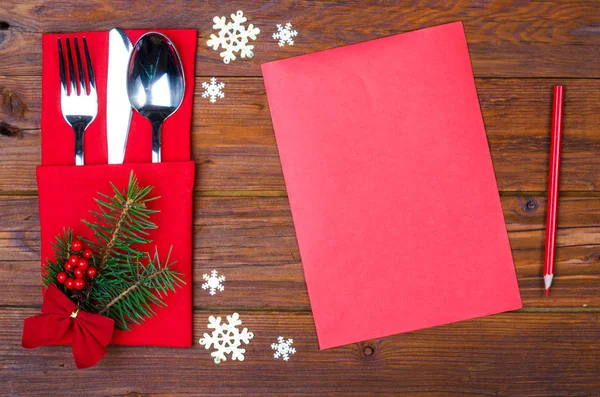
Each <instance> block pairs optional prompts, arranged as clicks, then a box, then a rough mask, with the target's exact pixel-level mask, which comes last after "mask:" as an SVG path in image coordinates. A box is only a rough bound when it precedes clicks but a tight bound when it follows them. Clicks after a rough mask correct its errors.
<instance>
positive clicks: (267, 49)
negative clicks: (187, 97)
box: [0, 0, 600, 77]
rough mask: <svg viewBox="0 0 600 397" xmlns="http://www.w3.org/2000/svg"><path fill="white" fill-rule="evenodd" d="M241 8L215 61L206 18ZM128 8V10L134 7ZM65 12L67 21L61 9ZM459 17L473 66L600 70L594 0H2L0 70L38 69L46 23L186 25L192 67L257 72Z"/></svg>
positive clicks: (598, 12) (485, 72)
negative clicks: (241, 30) (251, 46)
mask: <svg viewBox="0 0 600 397" xmlns="http://www.w3.org/2000/svg"><path fill="white" fill-rule="evenodd" d="M238 9H241V10H243V11H244V13H245V15H247V16H248V19H249V21H248V23H253V24H255V26H258V27H259V28H260V29H261V33H260V34H259V35H258V39H257V40H256V42H255V54H256V55H255V57H254V58H252V59H250V60H236V61H234V62H232V63H231V64H229V65H224V64H223V63H222V61H221V59H220V58H219V56H218V52H217V51H214V50H212V48H209V47H208V46H207V45H206V40H207V39H208V37H209V36H210V34H211V33H213V32H214V30H213V28H212V25H213V22H212V18H213V17H214V16H227V17H229V15H230V14H231V13H233V12H235V11H236V10H238ZM134 15H135V17H133V16H134ZM67 16H69V23H68V24H65V18H66V17H67ZM456 20H462V21H464V24H465V31H466V35H467V39H468V42H469V49H470V52H471V56H472V60H473V69H474V72H475V74H476V75H477V76H504V77H507V76H511V77H540V76H546V77H548V76H553V77H558V76H560V77H600V69H599V68H598V67H597V63H598V60H599V59H600V48H599V47H598V36H597V34H598V33H597V28H598V24H599V23H600V6H599V5H598V3H597V2H594V1H585V0H580V1H572V0H563V1H552V2H539V1H527V0H526V1H520V2H517V3H515V2H513V1H508V0H503V1H494V2H481V1H476V2H465V1H459V0H452V1H446V2H444V4H443V5H440V4H439V3H438V2H437V1H432V0H428V1H410V2H397V1H377V0H369V1H364V2H361V5H360V7H357V5H356V3H355V2H352V1H347V0H346V1H310V0H299V1H291V0H286V1H281V2H280V1H276V0H269V1H264V2H258V3H248V2H244V1H240V0H236V1H228V2H186V3H185V4H181V2H179V1H175V0H165V1H161V2H160V3H156V4H152V5H146V6H144V7H134V6H133V5H132V3H131V2H129V1H126V0H93V1H88V2H86V3H85V4H80V3H77V2H73V3H71V4H69V3H60V5H57V4H56V3H55V2H53V1H50V0H45V1H38V2H32V3H23V2H21V1H19V0H4V2H3V13H2V15H1V16H0V21H2V22H4V23H6V24H7V25H8V26H6V25H5V28H6V29H5V30H2V31H0V71H1V72H0V73H2V74H5V75H39V74H40V68H41V64H40V63H41V61H40V59H41V56H40V43H41V42H40V35H39V33H42V32H52V31H85V30H108V29H110V28H112V27H114V26H123V27H128V28H149V27H162V28H195V29H197V30H198V35H199V38H200V40H199V43H198V55H197V62H196V68H197V69H196V73H197V74H198V75H218V76H260V64H261V63H264V62H268V61H272V60H276V59H280V58H285V57H289V56H293V55H300V54H305V53H310V52H315V51H319V50H324V49H328V48H332V47H338V46H342V45H346V44H352V43H358V42H362V41H366V40H370V39H375V38H379V37H383V36H388V35H392V34H397V33H402V32H407V31H411V30H416V29H420V28H423V27H427V26H434V25H439V24H443V23H448V22H453V21H456ZM288 21H289V22H292V23H293V24H294V27H295V28H296V29H297V30H298V31H299V35H298V37H297V38H296V39H295V44H294V46H293V47H287V46H286V47H283V48H281V47H278V46H277V43H276V41H275V40H273V39H272V37H271V35H272V33H273V32H274V31H275V30H276V26H275V25H276V24H278V23H286V22H288ZM16 54H18V56H15V55H16Z"/></svg>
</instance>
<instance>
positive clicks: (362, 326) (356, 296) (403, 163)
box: [262, 22, 521, 349]
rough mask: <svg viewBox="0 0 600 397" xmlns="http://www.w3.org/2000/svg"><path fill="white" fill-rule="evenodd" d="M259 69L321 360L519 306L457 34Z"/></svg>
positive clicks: (426, 35)
mask: <svg viewBox="0 0 600 397" xmlns="http://www.w3.org/2000/svg"><path fill="white" fill-rule="evenodd" d="M262 69H263V75H264V79H265V86H266V90H267V96H268V99H269V106H270V109H271V116H272V119H273V126H274V129H275V135H276V138H277V145H278V148H279V154H280V157H281V164H282V167H283V173H284V177H285V182H286V186H287V190H288V195H289V200H290V206H291V209H292V215H293V218H294V225H295V228H296V233H297V238H298V245H299V248H300V254H301V257H302V264H303V267H304V273H305V277H306V283H307V286H308V293H309V296H310V302H311V306H312V310H313V315H314V320H315V324H316V328H317V334H318V338H319V344H320V346H321V348H322V349H325V348H330V347H335V346H340V345H344V344H347V343H352V342H357V341H362V340H366V339H371V338H377V337H383V336H387V335H391V334H395V333H401V332H407V331H412V330H416V329H421V328H426V327H432V326H436V325H441V324H446V323H451V322H455V321H459V320H465V319H470V318H474V317H479V316H485V315H489V314H494V313H499V312H503V311H507V310H514V309H518V308H520V307H521V298H520V295H519V288H518V285H517V279H516V275H515V269H514V264H513V260H512V255H511V250H510V245H509V241H508V236H507V232H506V227H505V223H504V218H503V214H502V208H501V205H500V199H499V195H498V188H497V185H496V180H495V177H494V170H493V166H492V161H491V157H490V152H489V148H488V143H487V139H486V134H485V129H484V125H483V120H482V117H481V111H480V108H479V102H478V99H477V92H476V89H475V83H474V79H473V73H472V70H471V64H470V60H469V53H468V49H467V43H466V40H465V35H464V31H463V27H462V24H461V23H460V22H456V23H451V24H447V25H442V26H437V27H432V28H428V29H423V30H419V31H415V32H410V33H405V34H400V35H396V36H391V37H387V38H383V39H378V40H373V41H369V42H366V43H361V44H355V45H351V46H347V47H342V48H337V49H332V50H328V51H322V52H318V53H314V54H310V55H304V56H299V57H295V58H290V59H285V60H281V61H275V62H271V63H267V64H264V65H263V67H262Z"/></svg>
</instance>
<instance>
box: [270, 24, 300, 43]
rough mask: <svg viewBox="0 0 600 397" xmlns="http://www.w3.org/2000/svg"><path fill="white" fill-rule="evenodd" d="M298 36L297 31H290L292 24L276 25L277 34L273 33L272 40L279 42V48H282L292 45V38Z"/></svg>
mask: <svg viewBox="0 0 600 397" xmlns="http://www.w3.org/2000/svg"><path fill="white" fill-rule="evenodd" d="M296 36H298V31H296V30H292V24H291V23H289V22H288V23H286V24H285V26H282V25H281V24H277V32H275V33H273V38H274V39H275V40H279V43H278V44H279V47H283V46H284V45H285V44H286V43H287V44H289V45H294V39H293V37H296Z"/></svg>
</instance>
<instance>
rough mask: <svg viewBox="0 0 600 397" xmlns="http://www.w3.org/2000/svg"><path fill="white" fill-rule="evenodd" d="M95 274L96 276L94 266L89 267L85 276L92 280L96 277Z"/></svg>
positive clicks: (96, 272)
mask: <svg viewBox="0 0 600 397" xmlns="http://www.w3.org/2000/svg"><path fill="white" fill-rule="evenodd" d="M96 274H98V271H97V270H96V268H95V267H94V266H90V267H88V269H87V275H88V277H89V278H94V277H96Z"/></svg>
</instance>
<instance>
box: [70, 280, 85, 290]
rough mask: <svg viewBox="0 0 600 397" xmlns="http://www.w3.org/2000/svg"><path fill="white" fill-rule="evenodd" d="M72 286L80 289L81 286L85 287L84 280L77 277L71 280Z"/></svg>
mask: <svg viewBox="0 0 600 397" xmlns="http://www.w3.org/2000/svg"><path fill="white" fill-rule="evenodd" d="M73 287H75V289H78V290H82V289H83V287H85V281H83V279H82V278H77V279H75V281H74V282H73Z"/></svg>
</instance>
